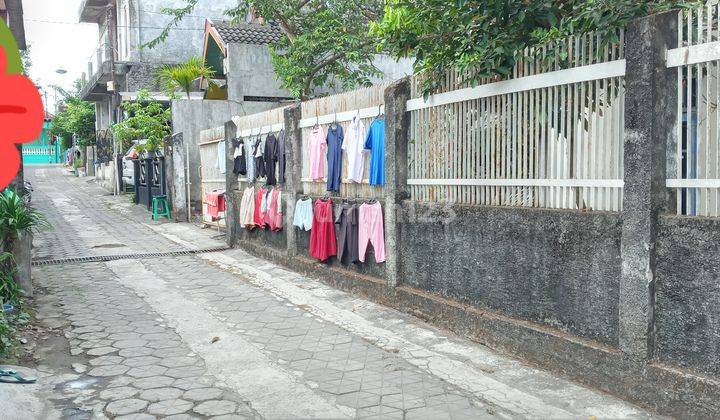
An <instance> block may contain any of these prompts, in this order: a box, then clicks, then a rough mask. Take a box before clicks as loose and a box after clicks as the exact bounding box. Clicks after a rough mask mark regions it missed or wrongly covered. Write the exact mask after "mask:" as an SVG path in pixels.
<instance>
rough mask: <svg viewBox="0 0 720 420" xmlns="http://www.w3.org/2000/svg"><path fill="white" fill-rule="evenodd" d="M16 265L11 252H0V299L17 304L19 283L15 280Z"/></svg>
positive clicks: (18, 301) (19, 290) (19, 291)
mask: <svg viewBox="0 0 720 420" xmlns="http://www.w3.org/2000/svg"><path fill="white" fill-rule="evenodd" d="M16 273H17V267H16V266H15V260H14V258H13V254H11V253H9V252H0V301H2V302H4V303H10V304H12V305H16V306H17V305H18V304H19V303H20V293H21V292H22V290H21V289H20V285H18V284H17V282H16V281H15V277H14V276H15V274H16Z"/></svg>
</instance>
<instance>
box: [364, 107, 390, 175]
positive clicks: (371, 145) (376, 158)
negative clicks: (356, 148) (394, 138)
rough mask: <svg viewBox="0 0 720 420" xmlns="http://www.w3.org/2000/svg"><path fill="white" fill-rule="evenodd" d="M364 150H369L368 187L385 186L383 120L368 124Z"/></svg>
mask: <svg viewBox="0 0 720 420" xmlns="http://www.w3.org/2000/svg"><path fill="white" fill-rule="evenodd" d="M365 149H366V150H370V185H384V184H385V120H380V119H378V120H375V121H373V122H372V124H370V129H369V130H368V134H367V138H366V139H365Z"/></svg>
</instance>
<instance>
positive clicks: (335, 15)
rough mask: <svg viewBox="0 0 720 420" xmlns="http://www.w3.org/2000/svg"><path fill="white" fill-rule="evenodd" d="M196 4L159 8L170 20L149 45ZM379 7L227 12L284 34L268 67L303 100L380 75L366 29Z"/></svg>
mask: <svg viewBox="0 0 720 420" xmlns="http://www.w3.org/2000/svg"><path fill="white" fill-rule="evenodd" d="M198 1H199V0H185V2H186V5H185V6H184V7H181V8H176V9H172V8H166V9H164V10H163V12H165V13H167V14H169V15H171V16H172V20H171V22H170V24H169V25H168V27H166V28H165V30H164V31H163V32H162V33H161V35H160V37H158V38H157V39H155V40H153V41H152V42H150V43H149V44H148V46H149V47H156V46H158V45H159V44H160V43H161V42H162V41H163V40H164V39H165V38H167V36H168V35H169V33H170V30H171V29H172V27H173V26H175V25H176V24H177V23H179V22H180V21H181V20H182V19H183V17H184V16H186V15H188V14H190V13H191V12H192V10H193V8H194V7H195V5H196V4H197V3H198ZM206 1H207V0H206ZM382 7H383V1H382V0H330V1H327V0H263V1H244V0H238V4H237V6H236V7H233V8H231V9H229V10H227V11H226V14H227V15H228V16H231V17H232V18H234V19H237V20H241V19H243V18H244V17H245V16H246V15H248V14H255V15H257V16H262V17H263V18H265V19H266V20H267V21H269V22H272V23H273V24H276V25H278V26H279V27H280V30H281V31H282V32H283V34H284V35H285V36H284V38H282V39H281V40H280V41H279V42H278V43H277V44H276V45H274V46H272V53H273V54H272V61H273V67H274V68H275V72H276V74H277V76H278V79H279V80H280V82H281V84H282V86H283V87H284V88H286V89H288V90H289V91H290V92H291V93H292V94H293V95H294V96H296V97H300V98H308V97H310V96H311V95H312V93H313V92H314V91H315V89H316V88H317V87H323V86H342V87H343V88H347V89H349V88H353V87H356V86H358V85H368V84H370V79H371V77H372V76H376V75H378V74H379V71H378V70H377V69H376V68H375V67H374V66H373V64H372V60H373V58H374V56H375V53H376V51H375V49H376V44H377V42H376V41H375V40H374V38H373V37H372V36H371V35H370V33H369V32H368V29H367V28H368V25H369V24H370V22H371V21H372V20H373V19H376V18H378V17H379V16H380V13H381V12H382Z"/></svg>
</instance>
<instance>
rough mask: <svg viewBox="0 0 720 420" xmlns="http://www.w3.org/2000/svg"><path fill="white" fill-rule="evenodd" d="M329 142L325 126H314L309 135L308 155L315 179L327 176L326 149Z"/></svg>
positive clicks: (311, 176) (312, 176) (311, 171)
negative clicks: (326, 137) (324, 129)
mask: <svg viewBox="0 0 720 420" xmlns="http://www.w3.org/2000/svg"><path fill="white" fill-rule="evenodd" d="M326 148H327V142H326V140H325V133H324V132H323V128H322V127H320V126H319V125H317V126H315V127H313V129H312V130H311V131H310V136H309V137H308V155H309V158H310V178H311V179H313V180H318V179H323V178H324V177H325V149H326Z"/></svg>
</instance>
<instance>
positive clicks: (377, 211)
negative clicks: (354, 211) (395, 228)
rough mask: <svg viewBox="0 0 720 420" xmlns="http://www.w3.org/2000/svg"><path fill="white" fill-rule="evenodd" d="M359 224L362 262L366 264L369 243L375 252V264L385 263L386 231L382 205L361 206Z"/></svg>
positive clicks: (359, 250) (359, 251)
mask: <svg viewBox="0 0 720 420" xmlns="http://www.w3.org/2000/svg"><path fill="white" fill-rule="evenodd" d="M358 224H359V226H358V230H359V232H358V237H359V241H360V243H359V248H358V253H359V254H360V262H365V253H366V252H367V248H368V243H371V244H372V246H373V249H374V250H375V262H376V263H381V262H385V230H384V228H383V212H382V206H381V205H380V203H373V204H363V205H361V206H360V217H359V220H358Z"/></svg>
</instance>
